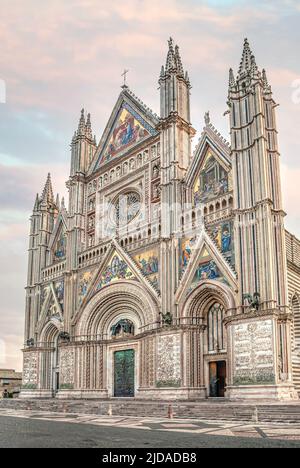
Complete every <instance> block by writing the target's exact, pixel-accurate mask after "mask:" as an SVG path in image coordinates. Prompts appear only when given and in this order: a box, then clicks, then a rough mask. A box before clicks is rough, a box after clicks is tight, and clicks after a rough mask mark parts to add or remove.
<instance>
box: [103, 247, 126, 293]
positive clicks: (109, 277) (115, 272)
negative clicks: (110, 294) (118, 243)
mask: <svg viewBox="0 0 300 468" xmlns="http://www.w3.org/2000/svg"><path fill="white" fill-rule="evenodd" d="M133 279H135V275H134V273H133V272H132V271H131V270H130V268H129V266H128V265H127V263H126V262H125V261H124V260H123V259H122V258H121V257H120V256H119V255H117V254H115V255H114V256H113V257H112V259H111V261H110V263H109V265H107V267H106V268H105V270H104V271H103V272H102V273H101V275H100V277H99V278H98V281H97V284H96V291H99V290H100V289H101V288H103V287H104V286H107V285H109V284H110V283H113V282H116V281H120V280H133Z"/></svg>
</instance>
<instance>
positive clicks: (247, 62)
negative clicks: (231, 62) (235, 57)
mask: <svg viewBox="0 0 300 468" xmlns="http://www.w3.org/2000/svg"><path fill="white" fill-rule="evenodd" d="M254 69H255V70H256V71H257V65H256V61H255V57H254V55H253V54H252V51H251V49H250V45H249V42H248V39H247V38H246V39H245V40H244V49H243V55H242V60H241V63H240V67H239V72H238V76H239V77H240V76H242V75H244V74H247V73H249V72H251V71H252V70H254Z"/></svg>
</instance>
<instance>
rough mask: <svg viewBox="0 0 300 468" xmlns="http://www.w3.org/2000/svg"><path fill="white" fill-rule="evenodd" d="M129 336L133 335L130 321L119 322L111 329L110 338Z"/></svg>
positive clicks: (132, 326) (132, 325)
mask: <svg viewBox="0 0 300 468" xmlns="http://www.w3.org/2000/svg"><path fill="white" fill-rule="evenodd" d="M131 335H134V324H133V323H132V322H131V320H128V319H122V320H119V322H118V323H116V325H113V326H112V327H111V336H112V337H113V338H121V337H126V336H131Z"/></svg>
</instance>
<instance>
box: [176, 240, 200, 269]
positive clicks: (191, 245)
mask: <svg viewBox="0 0 300 468" xmlns="http://www.w3.org/2000/svg"><path fill="white" fill-rule="evenodd" d="M196 244H197V236H194V237H192V238H190V239H187V238H186V239H183V241H182V244H181V259H180V269H181V273H184V272H185V270H186V268H187V266H188V264H189V261H190V259H191V256H192V253H193V251H194V249H195V247H196Z"/></svg>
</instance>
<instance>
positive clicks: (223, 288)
mask: <svg viewBox="0 0 300 468" xmlns="http://www.w3.org/2000/svg"><path fill="white" fill-rule="evenodd" d="M216 302H217V303H220V304H221V305H222V306H223V307H224V309H225V310H226V311H228V310H232V309H234V308H235V298H234V295H233V293H232V291H231V289H230V287H229V286H227V285H226V284H223V283H220V282H217V281H213V280H207V281H203V282H202V283H201V284H200V285H199V286H197V288H196V289H194V291H192V292H191V293H190V294H189V295H188V297H187V299H186V300H185V302H184V304H183V307H182V312H181V316H182V317H192V318H193V317H195V318H203V313H204V311H207V310H208V309H209V308H210V307H211V306H213V304H214V303H216Z"/></svg>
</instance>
